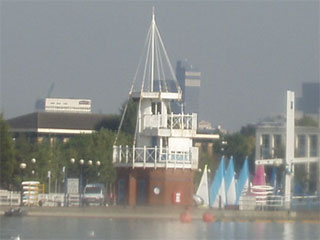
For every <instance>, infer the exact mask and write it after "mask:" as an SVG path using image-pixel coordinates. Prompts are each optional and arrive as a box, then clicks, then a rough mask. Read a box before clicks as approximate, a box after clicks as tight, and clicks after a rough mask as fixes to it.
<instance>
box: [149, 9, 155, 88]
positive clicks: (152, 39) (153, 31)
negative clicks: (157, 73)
mask: <svg viewBox="0 0 320 240" xmlns="http://www.w3.org/2000/svg"><path fill="white" fill-rule="evenodd" d="M154 33H155V17H154V7H153V8H152V23H151V45H152V46H151V78H150V88H151V89H150V91H151V92H153V78H154Z"/></svg>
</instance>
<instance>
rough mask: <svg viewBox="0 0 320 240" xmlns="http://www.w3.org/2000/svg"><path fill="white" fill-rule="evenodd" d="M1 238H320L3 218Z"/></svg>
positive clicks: (245, 228) (227, 226)
mask: <svg viewBox="0 0 320 240" xmlns="http://www.w3.org/2000/svg"><path fill="white" fill-rule="evenodd" d="M0 221H1V222H0V227H1V228H0V239H1V240H2V239H13V237H15V236H17V235H20V239H21V240H24V239H43V240H45V239H89V240H90V239H140V240H141V239H226V240H227V239H288V240H294V239H297V240H301V239H319V236H320V228H319V225H318V224H307V223H255V222H244V223H241V222H215V223H204V222H202V221H200V220H194V221H193V222H192V223H189V224H183V223H180V222H179V221H166V220H132V219H127V220H125V219H114V220H112V219H104V218H101V219H97V218H60V217H51V218H50V217H22V218H18V217H11V218H10V217H9V218H8V217H7V218H6V217H1V218H0Z"/></svg>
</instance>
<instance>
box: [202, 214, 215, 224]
mask: <svg viewBox="0 0 320 240" xmlns="http://www.w3.org/2000/svg"><path fill="white" fill-rule="evenodd" d="M202 219H203V221H204V222H209V223H211V222H213V221H214V218H213V213H211V212H205V213H204V214H203V216H202Z"/></svg>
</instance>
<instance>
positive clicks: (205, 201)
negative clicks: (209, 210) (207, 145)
mask: <svg viewBox="0 0 320 240" xmlns="http://www.w3.org/2000/svg"><path fill="white" fill-rule="evenodd" d="M193 199H194V200H195V202H196V203H197V205H200V206H203V207H208V206H209V183H208V169H207V165H205V166H204V170H203V174H202V177H201V180H200V184H199V186H198V190H197V192H196V195H195V196H194V197H193Z"/></svg>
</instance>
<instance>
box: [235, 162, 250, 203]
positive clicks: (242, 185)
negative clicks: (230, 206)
mask: <svg viewBox="0 0 320 240" xmlns="http://www.w3.org/2000/svg"><path fill="white" fill-rule="evenodd" d="M248 188H249V165H248V158H246V159H245V160H244V164H243V166H242V169H241V172H240V177H239V179H238V182H237V189H236V205H239V201H240V197H241V196H242V195H243V194H244V193H247V192H248Z"/></svg>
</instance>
